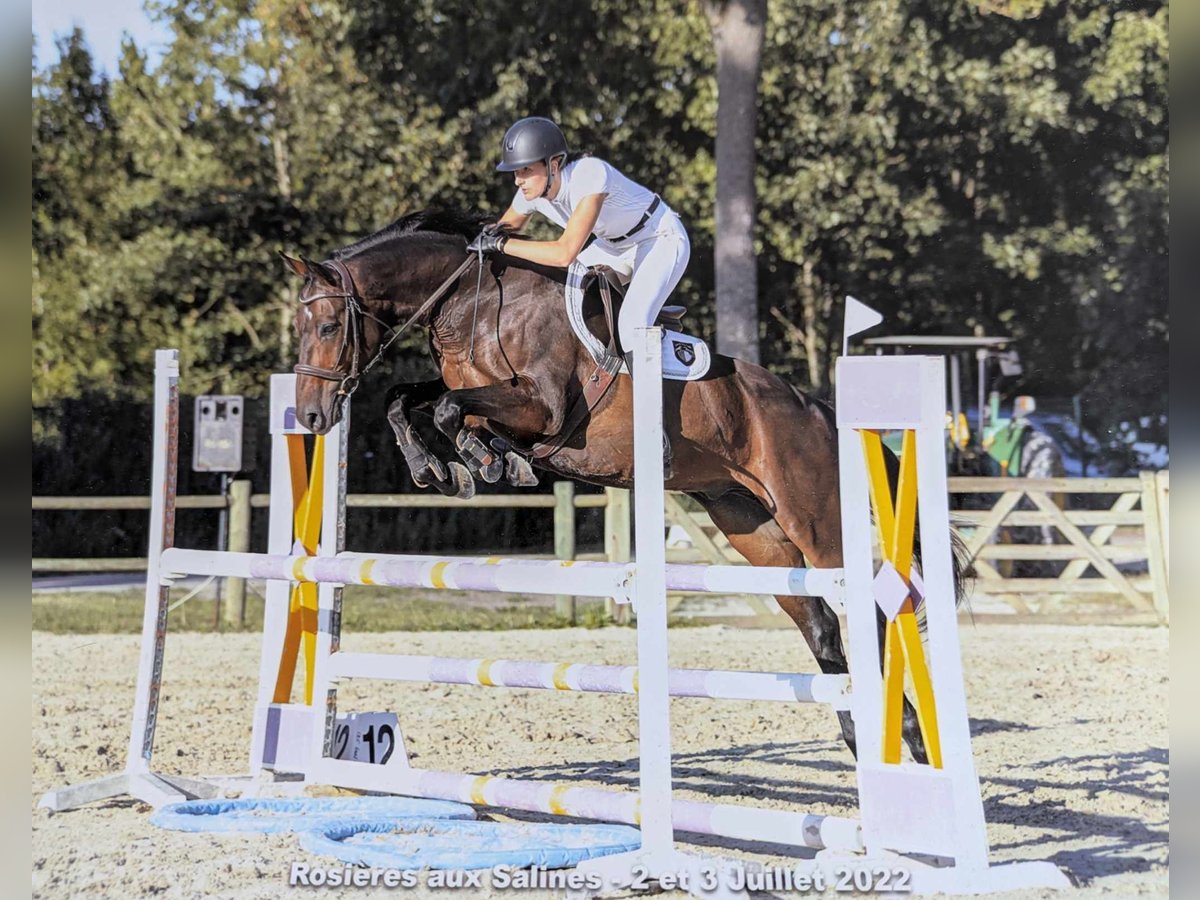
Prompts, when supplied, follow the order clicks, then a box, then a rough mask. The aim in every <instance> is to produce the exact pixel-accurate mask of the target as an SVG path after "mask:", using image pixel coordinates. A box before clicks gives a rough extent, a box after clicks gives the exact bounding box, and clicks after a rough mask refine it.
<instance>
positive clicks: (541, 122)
mask: <svg viewBox="0 0 1200 900" xmlns="http://www.w3.org/2000/svg"><path fill="white" fill-rule="evenodd" d="M566 155H567V139H566V138H565V137H563V133H562V132H561V131H559V130H558V126H557V125H555V124H554V123H553V122H551V121H550V120H549V119H543V118H542V117H541V116H529V117H528V118H525V119H520V120H519V121H517V122H516V123H515V124H514V125H513V126H512V127H511V128H510V129H508V131H506V132H505V133H504V155H503V156H502V157H501V159H500V164H499V165H498V166H496V171H497V172H515V171H517V169H522V168H524V167H525V166H528V165H532V164H533V163H535V162H544V163H546V165H547V166H548V165H549V164H550V160H551V159H553V158H554V157H556V156H566Z"/></svg>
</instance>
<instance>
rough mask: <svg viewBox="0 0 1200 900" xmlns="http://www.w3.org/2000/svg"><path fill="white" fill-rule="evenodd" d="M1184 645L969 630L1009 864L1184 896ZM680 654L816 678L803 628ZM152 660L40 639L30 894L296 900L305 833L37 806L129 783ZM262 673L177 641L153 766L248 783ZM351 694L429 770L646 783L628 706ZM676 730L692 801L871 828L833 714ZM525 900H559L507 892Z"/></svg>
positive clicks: (1122, 632)
mask: <svg viewBox="0 0 1200 900" xmlns="http://www.w3.org/2000/svg"><path fill="white" fill-rule="evenodd" d="M1168 636H1169V632H1168V631H1167V630H1166V629H1148V628H1116V627H1098V626H1058V625H991V624H989V625H979V626H970V625H968V626H965V627H964V629H963V653H964V660H965V663H966V667H967V672H968V674H967V691H968V699H969V703H970V708H971V711H972V732H973V734H974V736H975V738H974V748H975V754H976V763H977V767H978V770H979V775H980V779H981V782H982V790H983V799H984V807H985V810H986V814H987V818H988V822H989V826H988V833H989V839H990V842H991V846H992V852H993V857H994V859H996V860H1017V859H1049V860H1052V861H1053V862H1055V863H1057V864H1058V865H1059V866H1061V867H1062V868H1063V869H1064V870H1065V871H1066V872H1068V873H1069V875H1070V876H1071V878H1072V879H1073V880H1074V881H1075V882H1076V883H1077V884H1078V885H1079V886H1080V890H1078V891H1075V892H1072V893H1073V894H1078V895H1087V896H1093V895H1106V896H1117V897H1132V896H1144V895H1154V896H1165V895H1166V894H1167V890H1168V869H1167V867H1168V827H1169V812H1168V810H1169V802H1168V792H1169V771H1170V768H1169V755H1168V746H1169V744H1168V717H1167V690H1168V675H1167V653H1168ZM634 638H635V636H634V633H633V632H632V630H628V629H606V630H599V631H585V630H581V629H577V630H568V631H520V632H499V633H496V632H493V633H420V634H400V633H394V634H379V635H364V636H358V637H353V636H352V637H348V638H347V639H346V640H345V642H344V647H345V648H346V649H350V650H364V651H386V650H392V651H394V652H407V653H419V654H434V655H446V656H489V657H498V656H503V657H508V658H525V659H553V660H575V661H588V662H596V663H628V662H632V661H633V657H634ZM671 641H672V644H671V664H672V665H674V666H685V667H686V666H694V667H707V668H731V669H756V670H763V671H769V670H777V671H780V670H781V671H789V670H790V671H806V670H812V668H813V665H812V662H811V659H810V658H809V656H808V652H807V650H806V649H805V648H804V646H803V643H802V641H801V639H800V637H799V635H798V634H796V633H794V632H789V631H739V630H733V629H729V628H724V627H720V626H707V627H701V628H683V629H675V630H673V631H672V634H671ZM137 643H138V639H137V638H136V637H131V636H130V637H126V636H100V637H96V636H86V637H83V636H52V635H47V634H41V633H38V634H34V636H33V697H32V702H33V722H34V730H33V779H32V791H31V795H30V799H31V802H30V806H31V808H32V810H33V812H32V823H33V891H34V896H35V897H47V898H48V897H76V896H88V897H122V898H124V897H144V896H150V895H157V896H164V897H202V896H220V897H237V898H251V897H276V896H279V895H281V894H286V893H288V892H289V891H290V889H289V888H288V887H287V884H286V875H287V872H288V869H289V865H290V863H291V862H293V861H295V860H301V859H305V858H306V855H305V854H304V853H303V852H302V851H300V850H299V848H298V845H297V842H296V838H295V837H294V836H291V835H277V836H263V835H227V836H210V835H190V834H181V833H175V832H168V831H163V830H159V829H157V828H156V827H154V826H153V825H151V824H150V823H149V821H148V817H149V812H150V810H149V808H148V807H147V806H145V805H144V804H140V803H137V802H133V801H129V800H117V801H110V802H108V803H104V804H96V805H93V806H92V807H88V808H85V809H81V810H76V811H71V812H65V813H60V814H57V815H50V814H48V813H47V812H46V811H45V810H39V809H36V803H37V799H38V797H39V796H40V794H41V793H42V792H43V791H44V790H46V789H48V788H50V787H53V786H56V785H60V784H63V783H71V782H78V781H80V780H83V779H87V778H93V777H97V776H100V775H104V774H107V773H111V772H115V771H118V770H119V769H120V768H121V767H122V765H123V762H124V758H125V747H126V743H127V741H128V727H129V726H128V722H129V710H130V704H131V700H132V695H133V681H134V674H135V671H136V667H137V666H136V660H137ZM257 668H258V644H257V638H255V637H254V636H250V635H234V636H220V635H195V634H182V635H175V634H173V635H171V637H170V640H169V642H168V653H167V659H166V668H165V671H166V677H165V687H164V691H163V705H162V712H161V716H160V720H159V729H158V741H157V745H156V748H157V749H156V757H155V764H156V768H158V769H161V770H163V771H167V772H177V773H181V774H187V775H197V774H209V773H234V772H243V771H245V770H246V757H247V753H248V742H249V731H250V719H251V710H252V706H253V698H254V694H255V681H256V678H257ZM342 696H343V704H342V709H343V710H347V711H349V710H353V709H358V710H370V709H392V710H395V711H397V712H398V713H400V716H401V724H402V726H403V728H404V731H405V739H406V742H407V745H408V748H409V751H410V753H411V755H412V756H413V758H414V764H416V765H419V766H422V767H426V768H435V769H447V770H455V771H473V772H489V771H490V772H492V773H494V774H500V775H511V776H515V777H526V778H529V777H534V778H547V779H553V780H579V781H582V782H591V781H596V782H597V783H600V784H605V783H606V784H610V785H613V784H631V783H633V782H634V781H635V780H636V771H637V770H636V762H637V742H636V736H635V735H636V731H635V717H636V705H635V701H634V700H633V699H632V698H628V697H611V696H601V695H583V694H572V695H563V694H558V693H555V692H547V691H516V690H506V689H498V690H484V689H480V688H471V687H456V686H437V685H435V686H419V685H383V686H381V685H371V684H368V683H363V682H360V683H357V684H353V685H351V686H349V687H348V688H347V689H346V690H345V691H344V692H343V695H342ZM672 720H673V749H674V760H675V766H676V770H675V771H676V777H677V789H678V790H679V792H680V795H681V796H687V797H693V798H695V799H709V800H721V801H723V802H737V801H738V800H739V799H742V800H747V799H751V798H752V799H754V800H755V801H756V802H758V803H759V804H761V805H766V806H775V807H781V808H794V809H804V810H807V811H811V812H816V813H831V814H837V815H843V816H853V815H855V814H856V810H855V800H854V796H855V795H854V779H853V769H852V759H851V757H850V754H849V752H848V751H847V750H846V749H845V748H844V747H843V746H842V745H841V743H840V740H839V739H838V737H837V731H836V726H835V722H834V720H833V716H832V713H830V712H828V711H827V710H825V709H823V708H817V707H806V706H785V705H782V704H770V703H733V702H721V701H707V700H693V699H677V700H673V701H672ZM755 850H757V851H760V852H768V856H767V857H761V856H760V857H758V858H769V859H770V860H772V861H775V862H779V863H783V864H786V862H787V861H788V860H787V858H785V857H780V856H777V855H774V856H772V855H770V852H769V851H771V850H774V851H776V852H777V851H778V847H774V848H772V847H769V846H759V847H754V846H749V845H744V846H742V847H740V848H735V852H734V854H733V855H736V854H737V853H746V852H751V851H755ZM308 861H310V862H314V863H317V862H320V861H319V860H317V859H316V858H309V860H308ZM307 890H310V891H311V890H314V889H311V888H310V889H307ZM321 893H322V894H327V893H335V892H333V891H329V890H328V889H326V890H324V891H322V892H321ZM366 893H367V894H371V893H375V892H371V891H368V892H366ZM378 893H383V891H382V889H380V890H379V891H378ZM389 893H391V894H393V895H394V894H395V893H397V892H396V891H392V892H389ZM400 893H403V894H412V895H422V894H429V893H430V892H428V891H426V890H424V889H421V890H417V891H402V892H400ZM354 894H355V895H356V896H364V892H363V891H362V890H358V891H355V892H354ZM437 895H440V896H445V895H446V892H444V891H443V892H440V893H438V894H437ZM513 895H516V896H520V897H538V896H549V894H547V893H546V892H513V891H495V892H494V896H513ZM1051 895H1052V894H1047V896H1051Z"/></svg>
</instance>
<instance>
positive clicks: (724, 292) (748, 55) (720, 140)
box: [704, 0, 767, 363]
mask: <svg viewBox="0 0 1200 900" xmlns="http://www.w3.org/2000/svg"><path fill="white" fill-rule="evenodd" d="M704 5H705V10H706V11H707V13H708V18H709V22H710V24H711V27H712V34H713V42H714V44H715V45H716V54H717V140H716V144H717V147H716V157H717V203H716V308H717V349H718V351H719V352H721V353H725V354H728V355H730V356H737V357H740V358H742V359H745V360H748V361H750V362H753V363H757V362H758V361H759V353H758V261H757V257H756V254H755V250H754V232H755V223H756V213H755V189H754V176H755V167H756V159H755V151H754V137H755V120H756V117H757V115H758V76H759V64H760V61H761V56H762V45H763V33H764V31H765V30H766V20H767V2H766V0H705V4H704Z"/></svg>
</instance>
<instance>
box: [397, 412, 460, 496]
mask: <svg viewBox="0 0 1200 900" xmlns="http://www.w3.org/2000/svg"><path fill="white" fill-rule="evenodd" d="M405 437H406V440H403V441H400V440H398V441H396V443H397V444H399V445H400V451H401V452H402V453H403V454H404V461H405V462H406V463H407V464H408V471H409V474H411V475H412V480H413V484H415V485H416V486H417V487H419V488H427V487H429V482H430V481H434V482H437V483H438V484H445V483H446V481H447V480H448V479H449V477H450V476H449V473H447V471H446V467H445V466H443V465H442V463H441V461H440V460H439V459H437V458H436V457H434V456H433V455H431V454H430V453H429V450H428V449H426V447H425V445H424V444H423V443H422V442H421V439H420V438H419V437H418V436H417V434H416V432H415V431H413V428H412V426H411V425H410V426H408V428H407V429H406V431H405Z"/></svg>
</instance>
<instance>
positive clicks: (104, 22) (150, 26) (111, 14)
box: [33, 0, 168, 76]
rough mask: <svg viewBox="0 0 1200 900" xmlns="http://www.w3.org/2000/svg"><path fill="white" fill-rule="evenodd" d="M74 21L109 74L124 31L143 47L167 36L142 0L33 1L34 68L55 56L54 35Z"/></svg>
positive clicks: (162, 41) (98, 63) (114, 66)
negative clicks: (153, 19)
mask: <svg viewBox="0 0 1200 900" xmlns="http://www.w3.org/2000/svg"><path fill="white" fill-rule="evenodd" d="M74 25H78V26H80V27H81V28H82V29H83V34H84V37H85V38H86V39H87V43H88V47H89V48H90V49H91V51H92V57H93V59H94V60H95V63H96V68H97V69H103V70H104V71H105V72H107V73H108V74H109V75H110V76H115V75H116V74H117V60H118V59H119V58H120V56H121V38H122V36H123V34H124V33H125V32H128V33H129V34H130V36H131V37H133V39H134V41H136V42H137V45H138V46H139V47H141V48H142V49H144V50H153V49H154V48H155V46H156V45H163V44H165V42H166V39H167V36H168V31H167V28H166V27H165V26H162V25H156V24H154V23H153V22H151V21H150V18H149V17H148V16H147V15H146V12H145V11H144V10H143V9H142V0H39V2H37V3H34V4H33V33H34V35H35V36H36V37H37V61H38V68H44V67H45V66H47V65H49V64H50V63H52V62H54V61H55V60H56V59H58V53H57V52H56V51H55V49H54V38H55V37H58V36H63V35H66V34H69V33H70V31H71V28H72V26H74ZM153 55H155V54H152V56H153Z"/></svg>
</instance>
